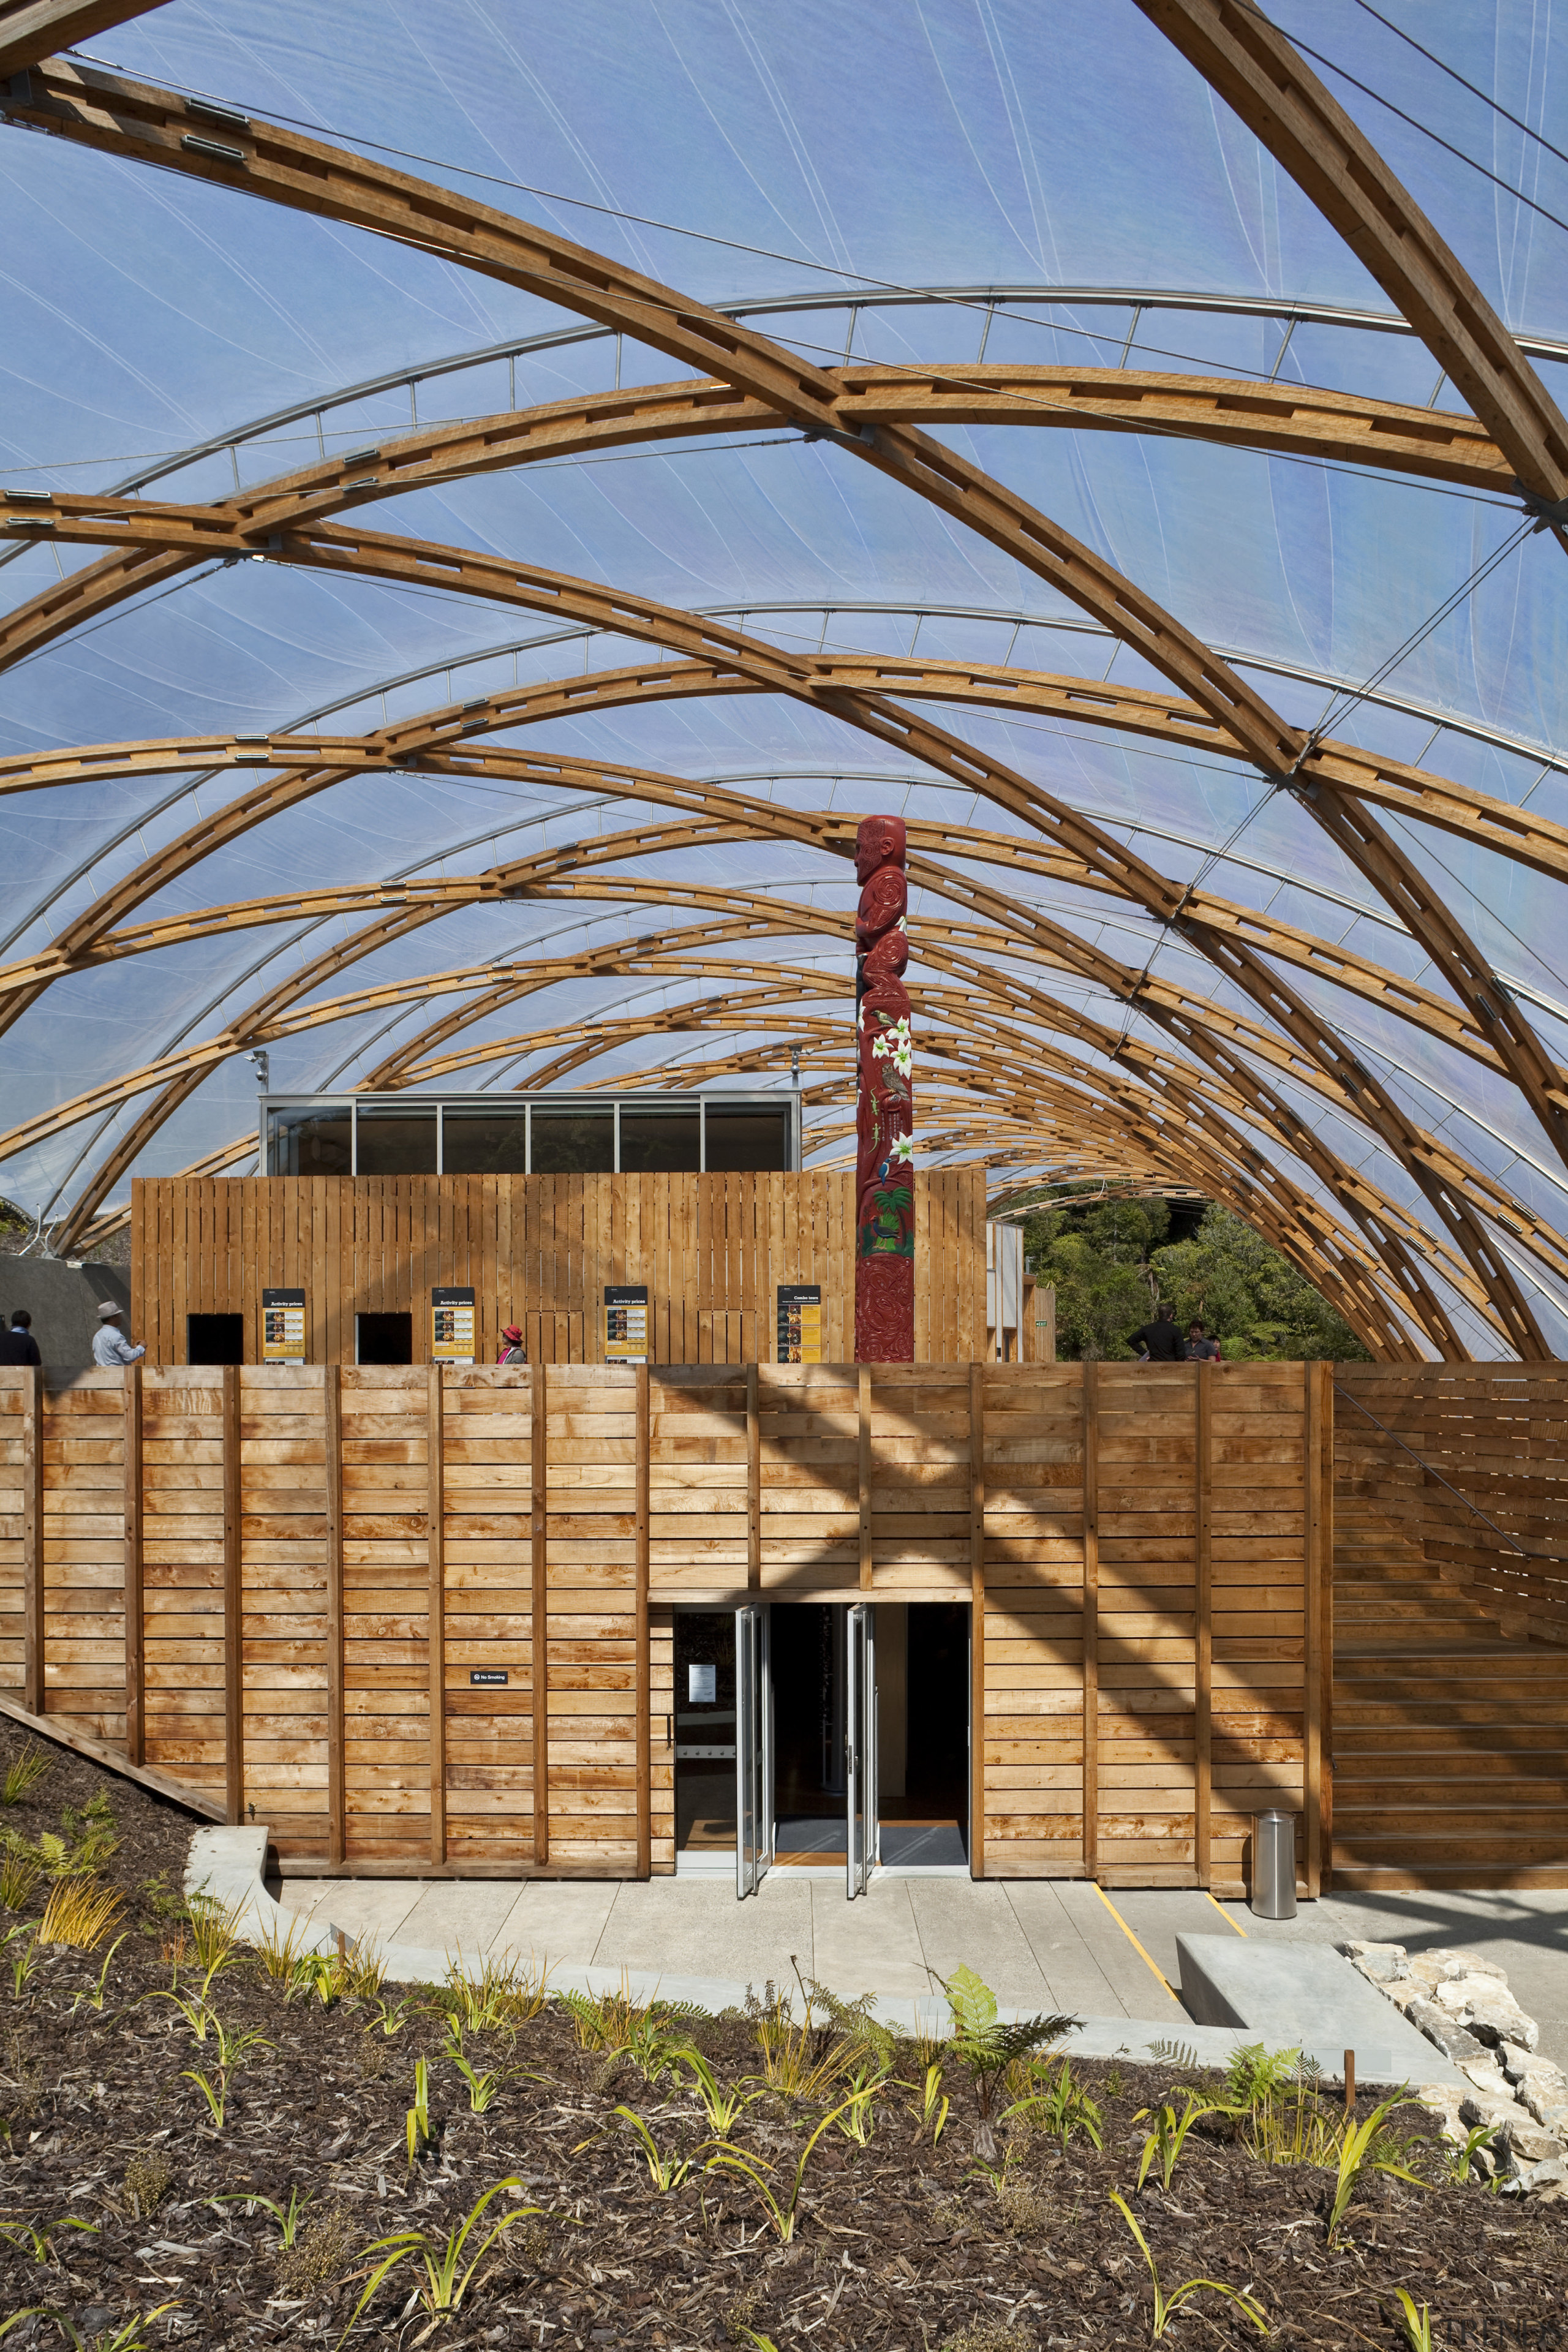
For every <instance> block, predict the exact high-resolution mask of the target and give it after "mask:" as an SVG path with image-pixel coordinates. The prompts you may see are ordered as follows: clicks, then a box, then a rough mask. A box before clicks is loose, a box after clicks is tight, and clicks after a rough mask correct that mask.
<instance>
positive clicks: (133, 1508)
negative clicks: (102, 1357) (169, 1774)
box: [123, 1363, 147, 1764]
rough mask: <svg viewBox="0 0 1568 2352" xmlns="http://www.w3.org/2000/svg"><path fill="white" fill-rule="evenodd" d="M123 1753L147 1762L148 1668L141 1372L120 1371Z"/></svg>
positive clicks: (128, 1367) (130, 1368) (134, 1761)
mask: <svg viewBox="0 0 1568 2352" xmlns="http://www.w3.org/2000/svg"><path fill="white" fill-rule="evenodd" d="M124 1381H125V1397H124V1404H123V1413H124V1457H125V1575H124V1593H125V1753H126V1756H127V1758H128V1759H129V1760H130V1761H131V1762H132V1764H144V1763H145V1762H146V1761H147V1721H146V1714H147V1666H146V1657H145V1652H144V1647H143V1643H142V1367H141V1365H140V1364H139V1363H138V1364H127V1365H126V1367H125V1371H124Z"/></svg>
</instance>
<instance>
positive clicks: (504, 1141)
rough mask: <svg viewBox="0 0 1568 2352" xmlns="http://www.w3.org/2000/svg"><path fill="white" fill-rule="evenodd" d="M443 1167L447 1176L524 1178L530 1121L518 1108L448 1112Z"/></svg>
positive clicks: (443, 1124)
mask: <svg viewBox="0 0 1568 2352" xmlns="http://www.w3.org/2000/svg"><path fill="white" fill-rule="evenodd" d="M441 1166H442V1169H443V1170H444V1171H445V1172H446V1174H447V1175H448V1176H521V1174H522V1173H523V1171H525V1170H526V1168H527V1166H528V1118H527V1114H526V1112H525V1110H524V1108H523V1106H522V1104H521V1103H519V1104H518V1105H517V1107H516V1108H515V1109H501V1108H497V1109H495V1110H447V1111H446V1112H445V1113H444V1114H443V1116H442V1121H441Z"/></svg>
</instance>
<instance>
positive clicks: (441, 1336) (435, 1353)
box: [430, 1290, 474, 1364]
mask: <svg viewBox="0 0 1568 2352" xmlns="http://www.w3.org/2000/svg"><path fill="white" fill-rule="evenodd" d="M430 1360H431V1362H432V1363H433V1364H471V1363H472V1362H473V1360H474V1294H473V1292H472V1291H471V1290H433V1291H432V1292H431V1293H430Z"/></svg>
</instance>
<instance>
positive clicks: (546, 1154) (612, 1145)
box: [533, 1103, 616, 1176]
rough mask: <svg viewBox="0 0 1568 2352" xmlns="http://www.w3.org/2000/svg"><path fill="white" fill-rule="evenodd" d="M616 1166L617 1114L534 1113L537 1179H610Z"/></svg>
mask: <svg viewBox="0 0 1568 2352" xmlns="http://www.w3.org/2000/svg"><path fill="white" fill-rule="evenodd" d="M615 1165H616V1121H615V1114H614V1112H613V1111H611V1110H610V1109H609V1108H608V1107H606V1108H605V1109H604V1110H542V1109H541V1108H539V1106H538V1104H537V1103H536V1104H535V1105H534V1110H533V1172H534V1174H535V1175H536V1176H609V1175H612V1174H613V1173H614V1172H615Z"/></svg>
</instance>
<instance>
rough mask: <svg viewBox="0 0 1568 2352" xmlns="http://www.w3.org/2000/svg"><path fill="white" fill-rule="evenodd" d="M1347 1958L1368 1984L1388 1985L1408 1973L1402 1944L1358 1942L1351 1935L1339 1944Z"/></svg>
mask: <svg viewBox="0 0 1568 2352" xmlns="http://www.w3.org/2000/svg"><path fill="white" fill-rule="evenodd" d="M1340 1949H1341V1951H1342V1953H1343V1954H1344V1956H1345V1958H1346V1959H1347V1960H1349V1961H1351V1963H1352V1965H1353V1966H1354V1967H1355V1968H1357V1969H1360V1970H1361V1973H1362V1975H1363V1977H1365V1979H1366V1980H1367V1982H1368V1983H1369V1984H1374V1985H1388V1984H1394V1983H1395V1982H1397V1981H1398V1980H1399V1979H1401V1978H1407V1977H1408V1976H1409V1974H1410V1962H1409V1959H1408V1957H1407V1956H1406V1953H1405V1947H1404V1945H1403V1944H1360V1943H1357V1942H1356V1941H1355V1940H1354V1938H1353V1937H1352V1939H1351V1941H1350V1942H1349V1943H1344V1944H1342V1945H1341V1946H1340Z"/></svg>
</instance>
